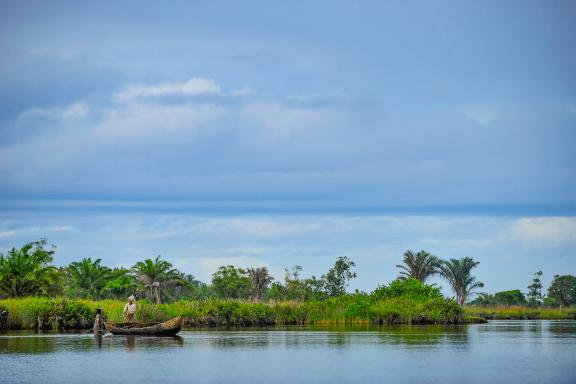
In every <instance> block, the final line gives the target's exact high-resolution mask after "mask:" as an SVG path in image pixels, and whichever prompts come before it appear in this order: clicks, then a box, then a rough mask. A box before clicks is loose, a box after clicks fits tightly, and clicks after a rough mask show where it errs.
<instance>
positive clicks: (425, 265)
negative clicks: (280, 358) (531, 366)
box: [0, 239, 576, 306]
mask: <svg viewBox="0 0 576 384" xmlns="http://www.w3.org/2000/svg"><path fill="white" fill-rule="evenodd" d="M54 253H55V247H54V246H53V245H49V244H48V243H47V241H46V240H44V239H42V240H39V241H34V242H31V243H27V244H25V245H24V246H22V247H21V248H16V247H14V248H12V249H11V250H9V251H8V252H7V254H6V255H3V254H1V253H0V297H1V296H8V297H23V296H38V295H41V296H66V297H74V298H85V299H91V300H101V299H123V298H125V297H127V296H129V295H131V294H135V295H136V296H137V297H139V298H140V299H142V298H146V299H148V300H149V301H150V302H156V303H163V302H170V301H175V300H181V299H193V300H202V299H207V298H210V297H216V298H224V299H246V300H248V299H250V300H252V301H262V300H278V301H279V300H294V301H309V300H325V299H326V298H329V297H337V296H342V295H346V294H347V287H348V284H349V282H350V280H352V279H354V278H356V277H357V274H356V272H354V271H353V269H354V267H355V266H356V264H355V262H354V261H352V260H351V259H349V258H348V257H346V256H341V257H338V258H337V259H336V261H335V263H334V265H333V266H332V267H331V268H330V269H329V270H328V271H327V272H326V273H325V274H323V275H321V276H319V277H317V276H314V275H312V276H311V277H308V278H303V277H302V271H303V269H302V267H301V266H299V265H296V266H294V267H292V268H290V269H288V268H287V269H285V274H284V278H283V280H282V281H275V279H274V278H273V277H272V276H271V275H270V273H269V271H268V269H267V268H266V267H256V268H246V269H244V268H238V267H235V266H233V265H227V266H221V267H220V268H218V270H217V271H216V272H214V273H213V274H212V279H211V283H210V284H206V283H203V282H201V281H199V280H197V279H196V278H195V277H194V276H193V275H190V274H186V273H184V272H181V271H179V270H178V269H176V268H174V266H173V265H172V264H171V263H170V262H168V261H166V260H163V259H162V258H161V257H160V256H157V257H156V258H153V259H145V260H144V261H139V262H137V263H136V264H134V265H133V266H132V267H131V268H109V267H107V266H104V265H102V264H101V259H95V260H93V259H92V258H89V257H88V258H84V259H82V260H81V261H74V262H72V263H70V264H69V265H68V266H65V267H55V266H53V265H52V264H51V263H52V262H53V258H54ZM478 264H479V262H478V261H475V260H474V259H472V258H469V257H464V258H461V259H449V260H442V259H440V258H438V257H436V256H434V255H432V254H430V253H429V252H426V251H420V252H413V251H406V252H405V253H404V255H403V260H402V264H399V265H397V267H398V268H399V269H400V270H401V272H400V276H399V279H407V278H414V279H417V280H419V281H421V282H423V283H425V282H426V281H427V280H428V279H429V278H430V277H431V276H433V275H440V276H441V277H443V278H444V279H445V280H446V281H447V282H448V283H449V285H450V287H451V288H452V290H453V292H454V295H455V299H456V301H457V302H458V303H459V304H460V305H463V304H464V303H467V302H468V300H469V298H470V296H471V294H472V293H475V290H476V289H478V288H482V287H483V286H484V284H483V283H482V282H480V281H478V280H477V279H476V277H475V276H473V274H472V271H473V269H474V268H476V267H477V266H478ZM538 273H539V274H538ZM538 273H537V274H536V275H535V278H534V280H533V282H532V284H531V285H530V286H529V287H528V288H529V292H528V299H526V298H524V299H523V300H525V302H522V303H520V302H517V301H514V300H516V299H514V298H515V297H517V296H518V295H517V293H516V292H515V291H505V292H498V293H496V294H495V295H488V294H483V293H481V294H480V295H479V297H478V298H477V299H476V300H474V301H472V304H501V303H502V304H508V303H511V304H526V305H534V306H537V305H564V306H567V305H573V304H576V277H574V276H569V275H568V276H557V277H556V278H555V280H554V282H553V283H552V285H551V287H550V288H549V290H548V296H546V297H545V296H544V295H543V294H542V284H541V282H540V277H541V275H542V273H541V272H538ZM507 292H508V293H507ZM510 292H512V293H510ZM518 292H520V291H518ZM520 294H521V295H523V294H522V293H521V292H520ZM506 300H507V301H506ZM511 304H510V305H511Z"/></svg>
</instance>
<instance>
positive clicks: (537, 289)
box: [527, 271, 544, 307]
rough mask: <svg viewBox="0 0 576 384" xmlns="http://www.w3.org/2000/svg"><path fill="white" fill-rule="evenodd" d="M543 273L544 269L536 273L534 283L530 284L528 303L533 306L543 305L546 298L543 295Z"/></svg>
mask: <svg viewBox="0 0 576 384" xmlns="http://www.w3.org/2000/svg"><path fill="white" fill-rule="evenodd" d="M542 274H543V273H542V271H538V272H536V273H534V279H532V283H531V284H530V285H529V286H528V295H527V296H528V305H529V306H531V307H537V306H539V305H541V304H542V300H543V299H544V297H543V295H542V281H541V280H540V278H541V277H542Z"/></svg>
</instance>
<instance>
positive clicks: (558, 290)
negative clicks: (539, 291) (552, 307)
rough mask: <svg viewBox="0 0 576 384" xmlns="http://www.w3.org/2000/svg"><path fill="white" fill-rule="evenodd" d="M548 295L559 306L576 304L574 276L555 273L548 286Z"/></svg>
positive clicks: (575, 277) (575, 279)
mask: <svg viewBox="0 0 576 384" xmlns="http://www.w3.org/2000/svg"><path fill="white" fill-rule="evenodd" d="M548 296H549V297H550V298H552V299H554V300H555V301H556V302H557V303H558V304H559V305H561V306H569V305H575V304H576V276H572V275H564V276H560V275H555V276H554V280H552V283H551V284H550V287H549V288H548Z"/></svg>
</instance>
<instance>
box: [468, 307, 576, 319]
mask: <svg viewBox="0 0 576 384" xmlns="http://www.w3.org/2000/svg"><path fill="white" fill-rule="evenodd" d="M464 311H465V313H466V314H467V315H469V316H476V317H483V318H485V319H495V320H496V319H502V320H511V319H518V320H538V319H541V320H544V319H546V320H562V319H576V308H574V307H572V308H562V309H560V308H545V307H539V308H531V307H523V306H510V307H505V306H490V305H487V306H484V305H483V306H468V307H466V308H465V310H464Z"/></svg>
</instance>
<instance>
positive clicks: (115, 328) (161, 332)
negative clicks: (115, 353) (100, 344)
mask: <svg viewBox="0 0 576 384" xmlns="http://www.w3.org/2000/svg"><path fill="white" fill-rule="evenodd" d="M183 320H184V318H183V317H182V316H178V317H175V318H173V319H170V320H168V321H165V322H163V323H156V324H141V323H131V324H129V323H122V324H114V323H106V330H107V331H108V332H110V333H111V334H113V335H134V336H174V335H175V334H177V333H178V332H180V329H182V322H183Z"/></svg>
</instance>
